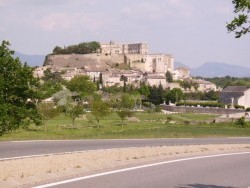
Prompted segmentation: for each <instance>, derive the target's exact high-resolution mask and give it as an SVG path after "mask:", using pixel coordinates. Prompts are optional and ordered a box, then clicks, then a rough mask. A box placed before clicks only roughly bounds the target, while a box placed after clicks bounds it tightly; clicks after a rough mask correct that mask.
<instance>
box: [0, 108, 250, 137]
mask: <svg viewBox="0 0 250 188" xmlns="http://www.w3.org/2000/svg"><path fill="white" fill-rule="evenodd" d="M86 117H87V118H86V120H80V119H77V120H76V125H75V126H74V127H72V126H70V124H71V120H70V119H69V118H68V117H66V116H64V115H63V114H61V115H60V116H58V117H56V118H54V119H51V120H49V121H47V122H46V123H47V131H46V132H45V131H44V127H43V126H41V127H36V126H30V127H29V128H28V129H18V130H16V131H13V132H11V133H8V134H5V135H4V136H1V137H0V140H2V141H3V140H50V139H53V140H54V139H55V140H56V139H126V138H190V137H193V138H195V137H228V136H230V137H234V136H237V137H243V136H250V123H248V125H249V126H248V127H246V128H240V127H238V126H237V125H236V124H235V123H233V122H232V123H216V124H215V123H211V122H212V120H213V119H214V118H215V117H217V116H215V115H206V114H205V115H204V114H171V115H169V114H168V115H166V114H160V113H147V112H144V113H143V112H140V113H139V112H138V113H135V114H134V117H135V118H136V120H137V121H135V120H133V119H132V120H126V121H125V126H123V127H122V126H121V120H120V118H119V117H118V115H117V114H116V113H111V114H110V115H109V116H107V117H104V118H103V119H101V121H100V128H98V123H97V121H96V120H95V118H94V116H93V115H92V114H91V113H87V114H86ZM206 121H207V122H210V123H206ZM187 122H188V123H187Z"/></svg>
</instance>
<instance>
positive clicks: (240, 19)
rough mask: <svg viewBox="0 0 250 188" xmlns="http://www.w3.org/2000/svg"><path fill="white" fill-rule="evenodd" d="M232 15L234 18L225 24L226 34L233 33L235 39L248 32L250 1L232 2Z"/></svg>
mask: <svg viewBox="0 0 250 188" xmlns="http://www.w3.org/2000/svg"><path fill="white" fill-rule="evenodd" d="M232 3H233V5H234V13H235V14H237V16H236V17H234V19H233V20H232V21H231V22H230V23H227V30H228V32H234V33H235V38H240V37H241V36H242V35H245V34H247V33H248V32H250V20H249V13H250V0H233V1H232Z"/></svg>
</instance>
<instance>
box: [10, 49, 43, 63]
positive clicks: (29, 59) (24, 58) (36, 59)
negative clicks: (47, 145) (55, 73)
mask: <svg viewBox="0 0 250 188" xmlns="http://www.w3.org/2000/svg"><path fill="white" fill-rule="evenodd" d="M14 56H15V57H19V59H20V61H21V62H22V63H24V62H26V63H27V64H28V65H29V66H31V67H35V66H42V65H43V62H44V59H45V55H27V54H23V53H20V52H15V54H14Z"/></svg>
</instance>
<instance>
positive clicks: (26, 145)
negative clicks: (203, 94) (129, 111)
mask: <svg viewBox="0 0 250 188" xmlns="http://www.w3.org/2000/svg"><path fill="white" fill-rule="evenodd" d="M244 143H245V144H250V137H249V138H198V139H189V138H188V139H184V138H183V139H129V140H73V141H69V140H68V141H67V140H65V141H27V142H26V141H25V142H0V160H1V159H4V158H13V157H22V156H30V155H42V154H51V153H62V152H74V151H86V150H97V149H110V148H126V147H143V146H171V145H199V144H244Z"/></svg>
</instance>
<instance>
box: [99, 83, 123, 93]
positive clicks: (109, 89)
mask: <svg viewBox="0 0 250 188" xmlns="http://www.w3.org/2000/svg"><path fill="white" fill-rule="evenodd" d="M103 91H104V92H107V93H122V92H123V87H121V86H118V85H117V84H116V85H113V86H110V87H103Z"/></svg>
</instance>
